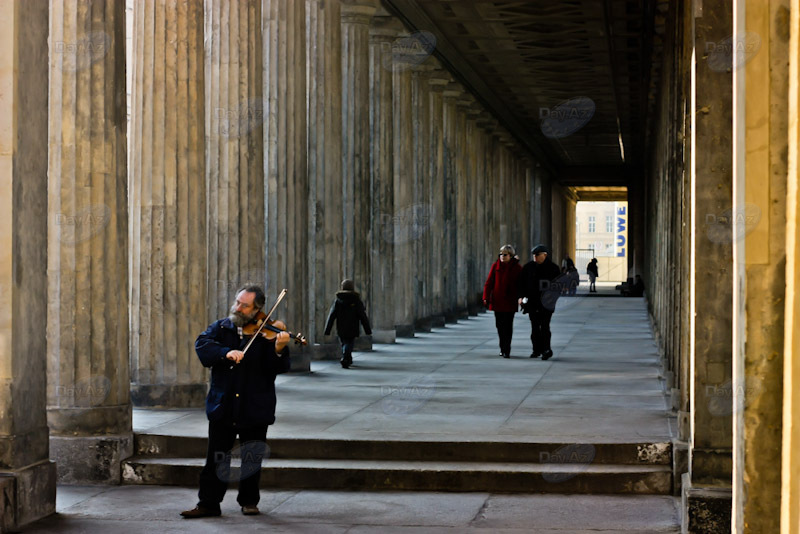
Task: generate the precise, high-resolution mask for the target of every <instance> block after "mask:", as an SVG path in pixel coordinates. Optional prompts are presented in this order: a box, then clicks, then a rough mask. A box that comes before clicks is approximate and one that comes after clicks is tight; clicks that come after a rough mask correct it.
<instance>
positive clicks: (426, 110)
mask: <svg viewBox="0 0 800 534" xmlns="http://www.w3.org/2000/svg"><path fill="white" fill-rule="evenodd" d="M432 69H433V66H432V65H429V64H428V63H427V62H426V63H423V64H420V65H416V66H415V67H414V68H413V70H412V74H411V90H412V109H413V124H414V149H413V159H414V170H413V174H412V175H411V176H412V178H413V200H412V209H411V214H410V215H411V220H410V221H409V222H410V224H411V240H412V247H413V257H414V258H416V261H415V262H413V263H415V269H414V277H413V300H414V317H415V327H416V328H418V329H420V330H423V331H430V329H431V323H430V315H431V312H430V301H429V299H428V294H429V291H430V290H429V288H430V279H429V277H430V268H429V265H428V256H429V255H430V254H431V253H432V252H433V251H432V249H431V246H430V237H431V229H430V225H429V223H430V211H431V208H430V204H429V202H428V200H429V197H430V179H429V174H428V173H429V160H430V153H431V149H430V131H431V121H430V106H429V94H430V89H429V85H428V78H429V73H430V71H431V70H432Z"/></svg>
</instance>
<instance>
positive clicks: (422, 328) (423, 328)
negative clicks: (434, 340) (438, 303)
mask: <svg viewBox="0 0 800 534" xmlns="http://www.w3.org/2000/svg"><path fill="white" fill-rule="evenodd" d="M414 329H415V330H416V331H417V332H430V331H431V320H430V319H429V318H427V317H426V318H424V319H417V320H416V321H414Z"/></svg>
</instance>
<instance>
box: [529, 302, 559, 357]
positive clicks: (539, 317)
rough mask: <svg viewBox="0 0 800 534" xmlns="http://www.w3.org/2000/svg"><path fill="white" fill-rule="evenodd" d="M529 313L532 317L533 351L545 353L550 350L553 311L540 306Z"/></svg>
mask: <svg viewBox="0 0 800 534" xmlns="http://www.w3.org/2000/svg"><path fill="white" fill-rule="evenodd" d="M528 315H529V316H530V318H531V343H533V352H535V353H536V354H543V353H545V352H547V351H548V350H550V335H551V334H550V318H551V317H553V312H551V311H549V310H546V309H544V308H540V309H536V310H532V311H531V312H530V313H529V314H528Z"/></svg>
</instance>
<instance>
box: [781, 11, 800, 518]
mask: <svg viewBox="0 0 800 534" xmlns="http://www.w3.org/2000/svg"><path fill="white" fill-rule="evenodd" d="M790 4H791V7H790V10H791V17H790V21H789V24H790V35H791V40H790V42H789V54H790V55H789V73H788V78H789V95H788V96H789V106H788V110H789V113H788V116H789V117H792V119H791V120H790V122H789V126H788V136H789V143H788V146H787V152H788V180H787V195H786V294H785V298H784V310H785V314H786V317H785V321H784V325H785V328H784V344H783V360H784V365H783V384H784V388H783V406H782V411H783V425H782V427H783V440H782V441H783V446H782V454H781V532H782V533H785V534H798V533H800V506H798V502H800V424H798V421H800V359H799V357H800V246H799V245H800V120H798V117H800V0H791V2H790Z"/></svg>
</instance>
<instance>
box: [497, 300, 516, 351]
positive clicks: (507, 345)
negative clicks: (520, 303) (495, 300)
mask: <svg viewBox="0 0 800 534" xmlns="http://www.w3.org/2000/svg"><path fill="white" fill-rule="evenodd" d="M494 325H495V326H496V327H497V336H498V337H499V338H500V352H502V353H503V354H511V336H512V335H513V334H514V312H498V311H496V312H494Z"/></svg>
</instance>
